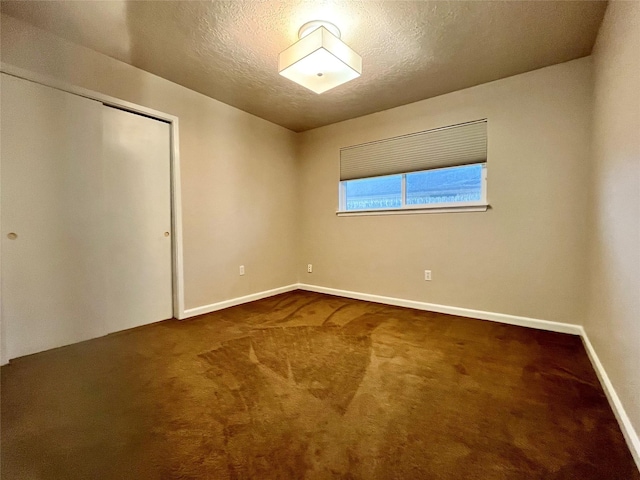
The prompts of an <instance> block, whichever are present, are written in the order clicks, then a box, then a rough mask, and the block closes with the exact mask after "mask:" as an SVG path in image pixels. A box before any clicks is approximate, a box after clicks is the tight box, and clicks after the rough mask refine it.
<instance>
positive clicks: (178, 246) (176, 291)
mask: <svg viewBox="0 0 640 480" xmlns="http://www.w3.org/2000/svg"><path fill="white" fill-rule="evenodd" d="M0 72H2V73H5V74H7V75H11V76H13V77H18V78H21V79H23V80H27V81H30V82H35V83H39V84H41V85H44V86H47V87H51V88H55V89H57V90H62V91H63V92H67V93H71V94H73V95H78V96H81V97H85V98H88V99H90V100H96V101H98V102H101V103H103V104H104V105H108V106H113V107H117V108H120V109H122V110H127V111H129V112H132V113H138V114H142V115H145V116H147V117H152V118H155V119H158V120H162V121H164V122H167V123H169V125H170V131H171V152H170V153H171V229H172V232H171V235H172V241H171V250H172V252H171V253H172V255H171V257H172V265H171V267H172V268H171V277H172V284H173V288H172V292H173V293H172V295H173V298H172V303H173V316H174V317H175V318H177V319H183V318H185V314H184V311H185V308H184V256H183V238H182V194H181V183H180V137H179V131H180V128H179V118H178V117H177V116H175V115H171V114H168V113H165V112H161V111H159V110H155V109H153V108H148V107H143V106H142V105H137V104H135V103H131V102H128V101H126V100H122V99H119V98H116V97H112V96H110V95H105V94H103V93H100V92H96V91H94V90H89V89H86V88H82V87H78V86H76V85H73V84H71V83H68V82H65V81H62V80H59V79H57V78H55V77H52V76H50V75H43V74H41V73H37V72H33V71H30V70H26V69H23V68H20V67H16V66H14V65H10V64H8V63H5V62H0ZM0 295H1V293H0ZM1 300H2V299H1V298H0V301H1ZM1 321H2V318H1V313H0V322H1ZM3 330H4V329H3ZM0 335H1V338H0V341H1V345H0V351H1V352H2V355H1V358H0V364H2V365H4V364H6V363H7V361H8V359H7V358H5V351H6V349H5V348H4V347H5V336H4V331H3V332H2V333H1V334H0Z"/></svg>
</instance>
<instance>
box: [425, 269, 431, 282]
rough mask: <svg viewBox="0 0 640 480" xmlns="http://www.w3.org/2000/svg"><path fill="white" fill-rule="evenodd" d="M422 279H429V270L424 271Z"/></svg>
mask: <svg viewBox="0 0 640 480" xmlns="http://www.w3.org/2000/svg"><path fill="white" fill-rule="evenodd" d="M424 279H425V280H427V281H431V270H425V271H424Z"/></svg>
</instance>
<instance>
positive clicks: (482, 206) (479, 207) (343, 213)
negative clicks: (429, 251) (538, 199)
mask: <svg viewBox="0 0 640 480" xmlns="http://www.w3.org/2000/svg"><path fill="white" fill-rule="evenodd" d="M488 208H489V204H487V203H479V204H476V205H459V206H446V207H445V206H439V207H425V206H420V207H405V208H390V209H387V210H385V209H382V208H381V209H376V210H338V211H337V212H336V215H337V216H339V217H361V216H371V215H412V214H417V213H467V212H486V211H487V209H488Z"/></svg>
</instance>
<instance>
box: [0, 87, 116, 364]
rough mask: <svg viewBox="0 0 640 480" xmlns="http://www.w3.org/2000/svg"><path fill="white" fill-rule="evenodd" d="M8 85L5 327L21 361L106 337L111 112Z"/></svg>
mask: <svg viewBox="0 0 640 480" xmlns="http://www.w3.org/2000/svg"><path fill="white" fill-rule="evenodd" d="M1 82H2V83H1V89H0V90H1V122H2V124H1V131H2V133H1V135H2V138H1V142H2V143H1V145H2V157H1V161H2V163H1V179H2V180H1V181H2V185H1V190H0V192H1V203H2V206H1V208H2V211H1V217H0V218H1V221H2V244H1V248H2V321H3V330H4V331H3V334H4V338H5V346H6V352H4V357H5V358H15V357H18V356H22V355H27V354H30V353H35V352H39V351H42V350H47V349H49V348H54V347H59V346H61V345H67V344H69V343H74V342H78V341H81V340H86V339H88V338H93V337H97V336H100V335H103V334H104V333H105V330H104V325H103V322H102V314H103V311H104V302H102V291H103V289H104V286H105V284H104V278H103V276H102V275H101V274H100V272H101V266H102V265H103V264H104V263H105V262H106V261H108V259H107V257H106V252H105V251H104V249H102V248H100V245H101V239H102V238H103V235H104V231H103V225H102V223H101V215H102V205H101V201H100V196H101V191H102V178H101V176H102V168H101V145H102V110H103V106H102V104H101V103H99V102H96V101H93V100H88V99H86V98H82V97H79V96H76V95H71V94H69V93H65V92H61V91H59V90H55V89H53V88H49V87H45V86H42V85H39V84H36V83H32V82H28V81H26V80H21V79H17V78H15V77H12V76H9V75H6V74H2V77H1Z"/></svg>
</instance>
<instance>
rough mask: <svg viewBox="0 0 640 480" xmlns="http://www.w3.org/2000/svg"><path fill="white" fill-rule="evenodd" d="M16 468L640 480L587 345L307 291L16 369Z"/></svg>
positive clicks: (6, 428) (43, 474)
mask: <svg viewBox="0 0 640 480" xmlns="http://www.w3.org/2000/svg"><path fill="white" fill-rule="evenodd" d="M34 334H37V332H34ZM1 468H2V478H3V479H6V480H9V479H28V480H32V479H136V480H142V479H216V480H217V479H223V480H225V479H256V480H267V479H403V480H406V479H456V480H466V479H469V480H473V479H518V480H525V479H580V480H588V479H598V480H601V479H620V480H636V479H640V474H639V473H638V471H637V470H636V468H635V466H634V463H633V460H632V458H631V455H630V453H629V450H628V449H627V447H626V445H625V442H624V440H623V437H622V434H621V432H620V429H619V427H618V424H617V423H616V420H615V418H614V416H613V413H612V411H611V409H610V408H609V405H608V404H607V400H606V398H605V396H604V393H603V391H602V388H601V387H600V384H599V383H598V379H597V378H596V375H595V373H594V370H593V368H592V367H591V364H590V363H589V360H588V358H587V355H586V353H585V350H584V348H583V346H582V344H581V341H580V339H579V338H578V337H574V336H569V335H563V334H556V333H548V332H541V331H536V330H531V329H527V328H521V327H514V326H508V325H501V324H497V323H492V322H486V321H480V320H472V319H465V318H459V317H454V316H447V315H440V314H435V313H428V312H421V311H416V310H410V309H403V308H396V307H389V306H384V305H379V304H374V303H368V302H360V301H355V300H348V299H343V298H337V297H331V296H327V295H320V294H314V293H308V292H299V291H298V292H292V293H288V294H283V295H279V296H276V297H272V298H269V299H265V300H261V301H258V302H253V303H251V304H247V305H242V306H239V307H235V308H231V309H227V310H224V311H220V312H216V313H212V314H209V315H205V316H202V317H199V318H197V319H192V320H188V321H182V322H179V321H175V320H170V321H166V322H161V323H158V324H155V325H150V326H146V327H141V328H138V329H134V330H129V331H126V332H122V333H119V334H115V335H110V336H107V337H104V338H100V339H97V340H91V341H88V342H83V343H80V344H76V345H72V346H70V347H65V348H60V349H57V350H52V351H49V352H45V353H41V354H37V355H32V356H30V357H24V358H21V359H18V360H16V361H13V362H11V364H10V365H9V366H7V367H2V467H1Z"/></svg>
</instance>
